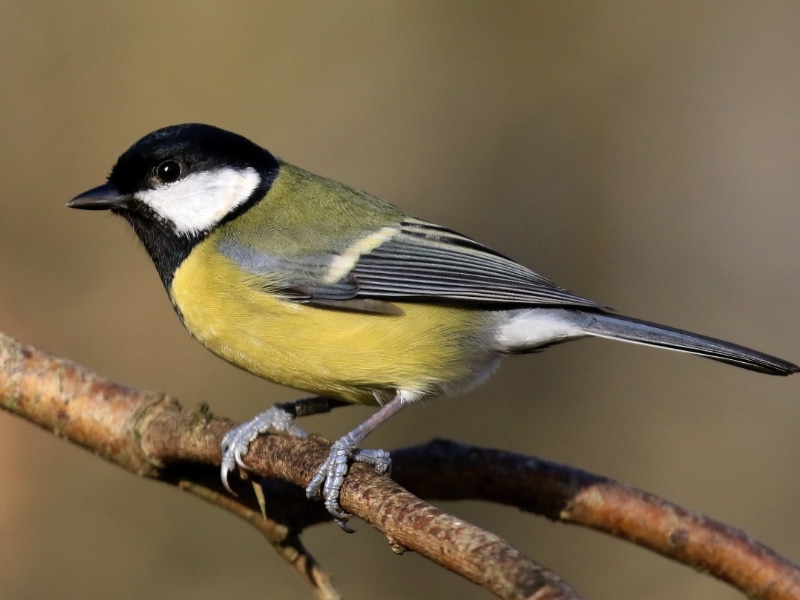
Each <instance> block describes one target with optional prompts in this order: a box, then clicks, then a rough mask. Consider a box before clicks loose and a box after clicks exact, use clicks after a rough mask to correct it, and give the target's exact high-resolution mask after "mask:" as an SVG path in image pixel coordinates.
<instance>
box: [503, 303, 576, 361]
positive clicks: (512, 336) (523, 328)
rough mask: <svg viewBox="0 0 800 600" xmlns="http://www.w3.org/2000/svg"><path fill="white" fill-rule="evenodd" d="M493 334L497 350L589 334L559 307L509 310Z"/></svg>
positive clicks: (549, 342) (560, 340)
mask: <svg viewBox="0 0 800 600" xmlns="http://www.w3.org/2000/svg"><path fill="white" fill-rule="evenodd" d="M509 316H510V318H509V319H508V320H507V321H505V322H504V323H501V324H500V327H498V328H497V332H496V334H495V343H496V344H497V348H498V350H501V351H506V352H521V351H525V350H531V349H533V348H538V347H539V346H546V345H548V344H554V343H557V342H565V341H567V340H570V339H575V338H579V337H583V336H585V335H589V334H588V333H586V330H585V329H584V328H583V327H581V325H580V324H579V323H576V322H575V320H574V317H573V318H572V319H570V312H568V311H565V310H563V309H559V308H531V309H527V310H518V311H512V312H511V313H509Z"/></svg>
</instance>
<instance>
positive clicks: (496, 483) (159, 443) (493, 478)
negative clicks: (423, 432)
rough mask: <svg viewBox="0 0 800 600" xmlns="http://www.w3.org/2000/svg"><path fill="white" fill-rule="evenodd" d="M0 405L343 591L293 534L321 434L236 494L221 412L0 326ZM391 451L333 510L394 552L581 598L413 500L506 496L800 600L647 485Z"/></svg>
mask: <svg viewBox="0 0 800 600" xmlns="http://www.w3.org/2000/svg"><path fill="white" fill-rule="evenodd" d="M0 406H2V408H4V409H5V410H8V411H10V412H13V413H15V414H17V415H19V416H21V417H23V418H25V419H27V420H29V421H31V422H34V423H36V424H38V425H39V426H41V427H43V428H44V429H46V430H48V431H51V432H53V433H55V434H56V435H58V436H60V437H63V438H65V439H67V440H69V441H71V442H73V443H76V444H79V445H81V446H83V447H85V448H87V449H89V450H91V451H92V452H95V453H97V454H100V455H101V456H103V457H104V458H106V459H107V460H110V461H111V462H114V463H116V464H118V465H119V466H121V467H123V468H125V469H127V470H129V471H131V472H134V473H137V474H139V475H142V476H145V477H149V478H153V479H157V480H160V481H163V482H165V483H168V484H172V485H175V486H177V487H179V488H181V489H184V490H186V491H188V492H190V493H192V494H194V495H196V496H198V497H200V498H202V499H204V500H206V501H208V502H211V503H212V504H215V505H217V506H218V507H220V508H222V509H224V510H227V511H229V512H232V513H234V514H236V515H238V516H239V517H240V518H242V519H244V520H246V521H247V522H248V523H250V524H251V525H253V526H254V527H256V529H258V530H259V531H260V532H261V533H262V535H264V537H265V538H266V539H267V540H268V541H269V542H270V543H271V544H272V546H273V548H274V549H275V550H276V551H277V552H278V553H279V555H281V556H282V557H283V558H284V559H286V560H287V561H288V562H289V563H290V564H291V565H292V567H293V568H294V569H295V570H296V571H297V572H298V573H299V574H300V575H301V576H303V577H304V578H305V579H306V580H307V581H308V582H309V583H310V584H311V586H312V588H313V590H314V593H315V595H316V596H317V597H318V598H320V599H326V600H327V599H333V598H338V597H339V595H338V592H336V590H335V589H334V588H333V587H332V585H331V583H330V580H329V578H328V577H327V575H326V574H325V573H324V571H323V570H322V569H321V568H320V567H319V565H318V563H317V562H316V561H315V560H314V558H313V557H312V556H311V555H310V554H309V553H308V551H307V550H306V549H305V548H304V546H303V544H302V543H301V541H300V537H299V534H300V532H301V531H302V530H303V529H304V528H306V527H308V526H310V525H313V524H316V523H321V522H325V521H328V520H329V517H328V515H327V513H326V512H325V511H324V509H323V508H322V504H321V503H319V502H309V501H307V500H306V499H305V496H304V494H303V491H302V488H303V487H305V485H306V484H307V483H308V482H309V481H310V479H311V477H312V476H313V474H314V472H315V470H316V467H317V466H318V465H319V464H320V463H321V462H322V461H323V460H324V458H325V457H326V456H327V452H328V449H329V445H328V442H326V441H324V440H322V439H321V438H318V437H313V436H312V437H310V438H308V439H305V440H300V439H295V438H289V437H286V436H276V435H271V436H265V437H262V438H259V439H258V440H256V442H255V443H254V444H253V446H252V447H251V451H250V453H249V454H248V457H247V460H248V465H250V466H251V467H252V468H253V472H254V473H258V474H259V475H261V476H264V477H266V478H267V479H266V480H265V481H264V482H263V483H262V486H261V488H262V489H263V492H264V501H263V503H262V504H261V505H259V502H258V500H257V496H256V495H255V494H253V493H252V490H251V489H249V488H248V485H247V484H246V483H245V482H244V481H243V480H241V479H239V478H235V477H232V478H231V480H232V483H233V484H234V485H235V489H236V490H237V493H238V496H237V497H232V496H230V494H228V493H227V492H225V490H224V489H223V488H222V486H221V483H220V478H219V461H220V454H219V444H220V441H221V439H222V436H223V435H224V434H225V432H226V431H227V430H228V429H229V428H230V427H231V426H232V425H233V423H232V422H231V421H229V420H227V419H223V418H216V417H214V416H213V415H211V414H210V413H209V412H208V410H207V409H206V408H203V407H201V408H199V409H198V410H195V411H192V412H187V411H184V410H183V409H182V408H181V406H180V405H179V404H178V403H177V402H176V401H175V400H173V399H172V398H170V397H168V396H165V395H163V394H156V393H152V392H142V391H139V390H135V389H132V388H128V387H125V386H121V385H119V384H116V383H113V382H110V381H108V380H105V379H103V378H101V377H99V376H97V375H95V374H93V373H91V372H89V371H87V370H85V369H83V368H82V367H79V366H77V365H75V364H73V363H71V362H69V361H65V360H61V359H57V358H55V357H52V356H51V355H49V354H47V353H46V352H44V351H42V350H38V349H35V348H32V347H30V346H23V345H21V344H19V343H18V342H15V341H14V340H12V339H11V338H8V337H6V336H3V335H2V334H0ZM392 456H393V463H394V472H393V478H394V481H393V480H390V479H388V478H386V477H382V476H379V475H376V474H375V473H374V472H373V471H371V470H370V469H369V468H367V467H365V466H363V465H358V464H356V465H354V466H353V468H352V470H351V474H350V475H349V476H348V478H347V480H346V483H345V486H344V488H343V490H342V495H341V503H342V506H343V507H344V508H345V509H347V510H350V511H351V512H353V513H354V514H356V515H357V516H359V517H360V518H361V519H363V520H364V521H366V522H367V523H369V524H370V525H372V526H373V527H376V528H377V529H379V530H380V531H382V532H383V533H384V534H385V535H386V536H387V538H388V539H389V541H390V543H391V544H392V547H393V548H394V549H395V550H396V551H398V552H401V551H403V550H405V549H409V550H413V551H414V552H417V553H419V554H422V555H423V556H425V557H427V558H429V559H430V560H432V561H434V562H436V563H437V564H439V565H441V566H443V567H445V568H447V569H450V570H452V571H454V572H456V573H458V574H460V575H461V576H462V577H465V578H466V579H468V580H469V581H472V582H474V583H476V584H477V585H480V586H482V587H483V588H485V589H487V590H489V591H490V592H492V593H493V594H495V595H496V596H498V597H500V598H513V599H517V598H520V599H521V598H536V599H537V600H541V599H545V598H547V599H548V600H549V599H556V598H558V599H577V598H579V596H578V595H577V594H576V593H575V592H574V591H573V590H572V589H571V588H570V587H569V586H568V585H567V584H566V583H565V582H563V581H562V580H561V579H560V578H559V577H558V576H557V575H556V574H554V573H552V572H551V571H549V570H547V569H546V568H544V567H542V566H541V565H539V564H537V563H536V562H534V561H532V560H531V559H530V558H528V557H526V556H524V555H523V554H522V553H520V552H519V551H518V550H517V549H515V548H514V547H513V546H511V545H510V544H508V543H507V542H506V541H505V540H502V539H501V538H499V537H497V536H496V535H494V534H492V533H490V532H487V531H483V530H481V529H479V528H477V527H475V526H473V525H470V524H468V523H465V522H464V521H462V520H460V519H457V518H455V517H453V516H451V515H448V514H446V513H444V512H442V511H440V510H438V509H436V508H435V507H433V506H431V505H430V504H428V503H426V502H424V501H423V500H421V499H420V497H425V498H439V499H466V498H473V499H482V500H489V501H493V502H499V503H503V504H508V505H511V506H516V507H518V508H521V509H523V510H526V511H530V512H534V513H537V514H542V515H545V516H547V517H548V518H550V519H553V520H560V521H563V522H566V523H573V524H580V525H584V526H588V527H592V528H594V529H597V530H600V531H604V532H607V533H610V534H612V535H615V536H617V537H621V538H623V539H627V540H630V541H633V542H635V543H637V544H639V545H642V546H644V547H646V548H650V549H651V550H654V551H656V552H659V553H660V554H662V555H664V556H667V557H669V558H672V559H674V560H677V561H680V562H682V563H684V564H687V565H690V566H692V567H694V568H697V569H702V570H704V571H707V572H709V573H710V574H712V575H714V576H715V577H718V578H719V579H722V580H723V581H726V582H728V583H730V584H732V585H734V586H735V587H737V588H738V589H739V590H741V591H742V592H743V593H745V594H747V595H748V596H750V597H753V598H762V599H770V600H773V599H774V600H782V599H789V598H797V597H800V569H798V567H797V566H795V565H793V564H792V563H790V562H789V561H788V560H786V559H784V558H782V557H780V556H779V555H777V554H776V553H775V552H773V551H772V550H770V549H769V548H767V547H765V546H763V545H761V544H759V543H758V542H756V541H754V540H752V539H750V538H749V537H747V536H746V535H745V534H744V533H742V532H740V531H738V530H736V529H733V528H731V527H728V526H726V525H723V524H720V523H717V522H715V521H713V520H711V519H708V518H706V517H703V516H701V515H698V514H695V513H692V512H691V511H688V510H686V509H683V508H681V507H679V506H676V505H674V504H671V503H669V502H666V501H665V500H662V499H660V498H657V497H655V496H653V495H651V494H647V493H646V492H642V491H639V490H635V489H633V488H629V487H626V486H623V485H620V484H618V483H615V482H613V481H611V480H608V479H605V478H602V477H599V476H596V475H592V474H589V473H585V472H583V471H580V470H577V469H571V468H568V467H564V466H560V465H556V464H553V463H548V462H545V461H539V460H537V459H535V458H531V457H526V456H522V455H518V454H513V453H509V452H501V451H497V450H487V449H481V448H475V447H470V446H465V445H461V444H456V443H453V442H446V441H441V440H439V441H434V442H431V443H429V444H427V445H424V446H420V447H416V448H409V449H404V450H398V451H395V452H393V453H392ZM401 485H403V486H405V487H406V488H408V490H411V491H407V490H406V489H404V488H403V487H401ZM411 492H414V493H416V494H417V495H416V496H415V495H413V494H412V493H411Z"/></svg>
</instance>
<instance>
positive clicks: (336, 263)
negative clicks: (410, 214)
mask: <svg viewBox="0 0 800 600" xmlns="http://www.w3.org/2000/svg"><path fill="white" fill-rule="evenodd" d="M398 233H400V230H399V229H396V228H394V227H381V228H380V229H379V230H378V231H375V232H374V233H370V234H369V235H368V236H367V237H363V238H361V239H360V240H358V241H357V242H356V243H355V244H353V245H352V246H350V247H349V248H346V249H345V250H344V251H343V252H342V253H341V254H337V255H336V256H334V257H333V260H331V264H330V266H329V267H328V272H327V273H326V274H325V280H324V281H325V283H336V282H337V281H339V280H340V279H341V278H342V277H344V276H345V275H347V274H348V273H349V272H350V271H352V270H353V269H354V268H355V266H356V265H357V264H358V259H359V258H361V257H362V256H363V255H364V254H369V253H370V252H372V251H373V250H375V248H377V247H378V246H380V245H381V244H383V243H384V242H387V241H389V240H390V239H392V238H393V237H394V236H396V235H397V234H398Z"/></svg>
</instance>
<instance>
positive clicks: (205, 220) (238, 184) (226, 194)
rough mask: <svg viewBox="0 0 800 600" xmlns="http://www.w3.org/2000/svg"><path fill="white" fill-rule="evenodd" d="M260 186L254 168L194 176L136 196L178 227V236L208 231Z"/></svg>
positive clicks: (205, 172) (195, 174) (202, 173)
mask: <svg viewBox="0 0 800 600" xmlns="http://www.w3.org/2000/svg"><path fill="white" fill-rule="evenodd" d="M260 183H261V177H260V176H259V175H258V172H257V171H256V170H255V169H253V168H247V169H233V168H224V169H217V170H214V171H203V172H199V173H191V174H189V175H187V176H186V177H184V178H182V179H179V180H178V181H176V182H175V183H170V184H166V185H162V186H159V187H157V188H156V189H154V190H146V191H144V192H139V193H137V194H135V195H134V197H135V198H136V199H137V200H141V201H142V202H144V203H145V204H147V205H148V206H150V207H151V208H152V209H153V210H155V211H156V212H157V213H158V214H159V215H161V216H162V217H164V218H165V219H166V220H168V221H170V222H171V223H172V224H174V225H175V230H176V231H177V232H178V233H183V234H187V235H188V234H192V233H199V232H201V231H206V230H208V229H210V228H211V227H213V226H214V225H216V224H217V223H219V222H220V221H221V220H222V219H223V218H225V216H226V215H227V214H228V213H229V212H231V211H232V210H234V209H235V208H237V207H238V206H240V205H241V204H242V203H243V202H245V201H246V200H247V199H248V198H249V197H250V195H251V194H252V193H253V191H254V190H255V189H256V188H257V187H258V185H259V184H260Z"/></svg>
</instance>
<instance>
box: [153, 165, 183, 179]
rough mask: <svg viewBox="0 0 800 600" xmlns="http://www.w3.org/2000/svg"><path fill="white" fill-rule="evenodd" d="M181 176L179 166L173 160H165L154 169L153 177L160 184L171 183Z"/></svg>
mask: <svg viewBox="0 0 800 600" xmlns="http://www.w3.org/2000/svg"><path fill="white" fill-rule="evenodd" d="M180 176H181V166H180V165H179V164H178V163H177V162H176V161H174V160H165V161H164V162H162V163H161V164H160V165H158V166H157V167H156V168H155V177H156V179H157V180H158V181H160V182H161V183H173V182H175V181H178V178H179V177H180Z"/></svg>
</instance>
